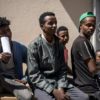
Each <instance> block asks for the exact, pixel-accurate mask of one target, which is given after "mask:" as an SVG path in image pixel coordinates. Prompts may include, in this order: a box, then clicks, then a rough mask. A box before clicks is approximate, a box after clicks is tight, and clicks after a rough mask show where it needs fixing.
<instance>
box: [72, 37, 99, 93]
mask: <svg viewBox="0 0 100 100" xmlns="http://www.w3.org/2000/svg"><path fill="white" fill-rule="evenodd" d="M71 58H72V69H73V77H74V80H75V83H76V84H77V85H78V86H79V88H80V89H82V90H83V91H84V92H95V91H97V90H98V87H97V83H96V80H95V79H94V77H93V75H92V74H91V73H90V72H89V69H88V66H87V65H86V63H85V61H86V60H87V59H95V53H94V49H93V46H92V44H91V42H90V41H89V40H88V39H86V38H84V37H82V36H78V37H77V38H76V39H75V41H74V43H73V45H72V49H71Z"/></svg>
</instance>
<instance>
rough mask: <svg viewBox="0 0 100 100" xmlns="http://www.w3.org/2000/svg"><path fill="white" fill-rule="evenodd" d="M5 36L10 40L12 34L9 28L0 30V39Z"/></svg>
mask: <svg viewBox="0 0 100 100" xmlns="http://www.w3.org/2000/svg"><path fill="white" fill-rule="evenodd" d="M2 36H6V37H8V38H9V39H10V40H11V37H12V33H11V30H10V28H9V26H4V27H1V28H0V37H2Z"/></svg>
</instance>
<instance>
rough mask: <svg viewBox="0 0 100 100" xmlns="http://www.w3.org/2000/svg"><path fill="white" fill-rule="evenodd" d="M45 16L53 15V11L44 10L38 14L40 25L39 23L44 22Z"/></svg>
mask: <svg viewBox="0 0 100 100" xmlns="http://www.w3.org/2000/svg"><path fill="white" fill-rule="evenodd" d="M46 16H55V13H53V12H44V13H42V14H41V15H40V17H39V24H40V26H41V24H44V23H45V21H44V18H45V17H46Z"/></svg>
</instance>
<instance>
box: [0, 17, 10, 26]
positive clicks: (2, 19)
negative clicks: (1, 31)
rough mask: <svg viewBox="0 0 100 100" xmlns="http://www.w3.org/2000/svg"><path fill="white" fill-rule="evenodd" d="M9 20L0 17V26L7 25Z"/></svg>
mask: <svg viewBox="0 0 100 100" xmlns="http://www.w3.org/2000/svg"><path fill="white" fill-rule="evenodd" d="M9 25H10V21H9V20H8V19H6V17H0V27H4V26H9Z"/></svg>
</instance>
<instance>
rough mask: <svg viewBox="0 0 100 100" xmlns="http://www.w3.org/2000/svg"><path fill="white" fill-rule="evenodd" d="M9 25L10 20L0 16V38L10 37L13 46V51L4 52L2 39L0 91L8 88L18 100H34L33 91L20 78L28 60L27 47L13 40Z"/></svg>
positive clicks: (0, 46)
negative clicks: (24, 63)
mask: <svg viewBox="0 0 100 100" xmlns="http://www.w3.org/2000/svg"><path fill="white" fill-rule="evenodd" d="M9 25H10V21H9V20H7V19H6V18H4V17H0V39H1V38H2V37H8V38H9V43H10V48H11V53H8V52H3V45H1V44H2V42H1V41H0V88H1V91H0V93H2V92H5V90H6V91H8V92H9V93H12V94H13V95H15V96H16V98H17V99H18V100H32V93H31V92H30V90H29V89H28V88H27V87H26V86H25V85H24V84H23V83H22V81H20V80H19V79H21V78H22V63H23V62H25V61H26V60H27V49H26V47H25V46H23V45H21V44H20V43H17V42H13V41H12V33H11V30H10V28H9ZM19 73H20V74H19Z"/></svg>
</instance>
